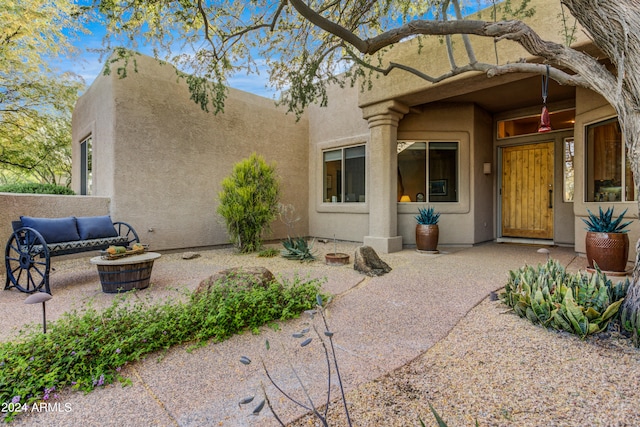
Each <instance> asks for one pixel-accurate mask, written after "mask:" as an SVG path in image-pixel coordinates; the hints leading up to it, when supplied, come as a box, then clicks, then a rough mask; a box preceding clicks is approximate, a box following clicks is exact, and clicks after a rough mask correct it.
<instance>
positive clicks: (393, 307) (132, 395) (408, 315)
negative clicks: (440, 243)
mask: <svg viewBox="0 0 640 427" xmlns="http://www.w3.org/2000/svg"><path fill="white" fill-rule="evenodd" d="M331 246H332V248H331V251H333V245H331ZM356 246H357V245H355V244H353V245H349V244H341V245H340V247H339V248H338V249H339V250H340V251H341V252H347V253H353V250H354V249H355V247H356ZM441 249H444V251H445V252H444V253H442V254H440V255H425V254H420V253H417V252H416V251H415V250H410V249H406V250H404V251H402V252H399V253H394V254H385V255H381V258H382V259H383V260H384V261H386V262H387V263H388V264H389V265H390V266H391V267H392V268H393V270H392V271H391V272H390V273H389V274H386V275H384V276H382V277H374V278H368V277H365V276H362V275H360V274H359V273H357V272H355V271H354V270H353V269H352V268H351V266H345V267H327V266H325V265H324V264H323V263H321V262H315V263H313V264H310V265H307V264H299V263H295V262H291V261H287V263H286V264H283V263H282V260H281V259H277V260H276V259H268V258H266V259H265V258H255V257H254V258H251V259H253V260H255V262H256V263H260V262H261V263H262V265H264V266H266V267H267V268H270V269H272V271H274V273H280V274H282V275H291V274H294V273H295V272H296V271H299V272H301V273H303V274H304V273H308V274H309V275H310V276H311V277H325V276H326V277H327V282H326V283H325V284H324V286H323V287H324V289H325V291H326V292H330V293H332V294H334V295H336V297H335V298H334V300H333V301H332V302H331V304H330V306H329V308H328V310H327V315H328V322H329V325H330V327H331V328H332V330H333V331H334V332H335V336H334V340H335V341H334V342H335V343H336V345H337V358H338V361H339V366H340V373H341V374H342V379H343V383H344V385H345V387H346V389H347V390H350V389H353V388H357V387H358V385H360V384H363V383H365V382H368V381H371V380H373V379H375V378H378V377H380V376H382V375H384V374H386V373H388V372H391V371H393V370H394V369H396V368H398V367H400V366H402V365H404V364H406V363H407V362H409V361H411V360H412V359H414V358H416V357H417V356H418V355H420V354H421V353H423V352H425V351H427V350H428V349H429V348H430V347H431V346H433V345H434V344H435V343H436V342H437V341H438V340H440V339H442V338H443V337H444V336H446V334H447V333H448V332H449V331H450V330H451V329H452V328H453V327H454V326H455V325H456V323H457V322H458V321H459V320H460V319H461V318H462V317H464V316H465V314H466V313H467V312H469V310H471V309H472V308H473V307H474V306H475V305H476V304H478V303H479V302H480V301H481V300H483V299H484V298H485V297H487V295H488V294H489V293H490V292H491V291H494V290H497V289H500V288H501V287H503V286H504V283H505V282H506V278H507V275H508V271H509V270H512V269H517V268H519V267H521V266H523V265H524V264H533V265H536V264H539V263H543V262H545V261H546V255H544V254H540V253H537V249H538V247H535V246H521V245H506V244H486V245H481V246H477V247H473V248H441ZM549 250H550V252H551V257H553V258H555V259H558V260H560V262H561V263H562V264H563V265H565V266H569V269H570V270H572V271H575V270H578V269H584V268H585V266H586V260H585V259H584V258H579V257H576V255H575V253H574V251H573V248H549ZM326 252H329V251H326ZM201 253H202V257H200V258H198V259H196V260H193V261H185V260H182V258H181V256H180V254H177V253H176V254H164V255H163V257H162V258H160V259H159V260H157V261H156V265H155V266H154V270H153V274H152V283H153V286H152V287H150V288H148V289H147V290H144V291H141V292H139V293H138V294H137V295H136V297H142V296H144V295H145V293H146V294H148V295H151V297H152V298H163V297H172V295H173V297H175V291H173V290H172V288H176V287H186V288H190V289H193V288H195V286H197V284H198V283H199V281H200V280H202V279H204V278H205V277H207V276H208V275H210V274H213V273H214V272H215V271H217V270H219V269H222V268H227V267H228V266H229V265H227V264H229V263H232V262H237V261H238V260H241V262H242V263H245V264H246V260H247V259H248V258H238V256H236V257H235V258H233V257H231V258H230V257H229V256H228V255H229V251H228V250H227V251H226V252H225V251H220V250H211V251H202V252H201ZM221 253H225V254H226V256H225V257H220V254H221ZM229 260H231V261H229ZM53 265H54V267H56V272H55V273H54V274H52V280H51V289H52V293H53V295H54V298H53V299H52V300H51V301H50V303H48V306H47V314H48V318H49V319H51V320H54V319H55V318H57V316H59V315H60V314H61V313H62V312H64V311H67V310H69V309H71V308H72V307H78V306H82V305H83V304H86V303H87V302H88V301H92V303H93V304H94V305H95V306H106V305H108V304H110V303H111V300H112V299H113V298H114V295H113V294H104V293H102V292H101V290H100V285H99V280H98V275H97V272H96V271H95V270H94V268H95V267H94V266H90V265H88V261H87V258H73V259H67V260H62V261H58V260H57V259H55V258H54V260H53ZM283 265H284V266H285V267H284V268H283V267H282V266H283ZM2 279H4V278H3V277H2ZM25 297H26V295H25V294H22V293H20V292H18V291H16V290H9V291H3V292H2V293H0V313H2V314H1V315H0V326H1V328H0V331H1V333H2V336H1V339H3V340H7V339H11V337H15V335H16V334H17V329H18V328H17V324H18V325H19V324H21V323H29V322H38V321H41V311H40V310H39V309H34V306H27V305H24V304H22V302H23V301H24V298H25ZM308 324H309V318H308V317H307V316H302V317H301V318H300V319H296V320H292V321H289V322H286V323H284V324H281V325H280V329H279V330H277V331H276V330H273V329H272V328H268V327H264V328H263V329H262V332H261V334H260V335H252V334H250V333H245V334H242V335H238V336H234V337H232V338H231V339H229V340H227V341H225V342H222V343H217V344H208V345H206V346H204V347H202V348H198V349H195V350H194V349H189V348H188V347H187V346H179V347H176V348H172V349H171V350H169V351H168V352H166V353H162V354H153V355H150V356H149V357H147V358H146V359H145V360H143V361H141V362H139V363H135V364H133V365H132V366H129V367H126V368H125V369H123V373H124V375H125V376H126V377H128V378H130V379H131V381H132V385H131V386H127V387H123V386H121V385H119V384H115V385H109V386H106V387H103V388H99V389H96V390H95V391H93V392H91V393H89V394H86V395H85V394H82V393H78V392H72V391H64V392H62V393H60V397H59V399H58V400H57V402H60V405H59V407H58V409H59V410H58V411H54V412H41V413H29V414H26V415H25V416H22V417H18V418H17V419H16V420H15V421H14V422H13V424H14V425H17V426H28V425H47V426H56V425H59V426H71V425H82V426H122V425H131V426H134V425H135V426H185V427H186V426H258V425H259V426H269V425H277V424H276V422H275V421H274V419H273V418H272V417H271V416H270V414H269V411H268V410H265V411H263V414H262V415H260V416H252V415H250V413H251V411H252V409H253V407H254V406H255V405H254V404H250V405H247V406H246V407H239V405H238V402H239V401H240V399H242V398H244V397H246V396H249V395H257V396H258V397H256V400H255V401H256V402H257V401H259V400H260V399H261V398H260V397H259V396H260V391H259V390H260V383H261V382H263V383H265V385H267V391H268V395H269V396H270V399H271V401H272V403H273V404H274V405H275V406H276V407H277V408H278V413H279V415H280V416H281V417H282V418H283V419H284V420H285V421H287V420H288V421H290V420H293V419H296V418H297V417H298V416H300V415H302V414H303V413H304V411H302V410H300V409H299V408H296V407H294V406H293V405H292V404H290V403H289V402H288V401H286V400H285V399H284V398H282V396H281V395H280V394H279V393H278V392H277V391H275V390H274V389H273V388H272V387H271V386H270V385H269V384H268V381H267V379H266V377H265V376H264V374H263V372H262V370H261V368H260V363H259V361H260V359H261V358H262V359H263V360H264V363H265V364H266V366H267V367H268V369H269V370H270V373H271V375H272V377H273V378H275V379H276V380H277V381H278V382H279V384H280V385H281V386H282V388H284V389H285V390H287V391H291V392H292V394H296V395H297V396H299V398H300V399H303V397H301V394H300V393H301V387H300V386H299V384H298V382H297V381H296V380H295V377H294V375H293V373H292V372H293V371H292V369H295V371H296V372H297V373H298V375H299V376H300V377H301V378H302V381H303V383H304V384H305V387H307V388H308V389H309V393H310V395H311V396H312V398H314V401H315V402H322V401H323V398H324V397H323V396H325V394H324V393H325V392H326V391H325V390H326V362H325V359H324V356H323V354H324V353H323V350H322V347H321V346H320V344H319V341H318V340H317V339H315V340H314V342H312V343H311V344H310V345H309V346H307V347H304V348H301V347H300V346H299V345H298V344H299V341H297V340H296V339H295V338H292V336H291V335H292V333H294V332H296V331H299V330H301V329H303V328H305V327H307V326H308ZM266 339H268V340H269V342H270V346H271V350H270V351H268V352H267V351H266V350H265V345H264V343H265V340H266ZM241 356H248V357H250V358H252V359H253V360H254V362H255V363H252V364H251V365H250V366H248V367H247V366H244V365H242V364H241V363H239V358H240V357H241ZM334 382H335V377H334ZM336 391H337V390H336V389H333V391H332V393H333V394H332V396H333V397H337V396H338V394H337V393H336ZM356 424H357V423H356Z"/></svg>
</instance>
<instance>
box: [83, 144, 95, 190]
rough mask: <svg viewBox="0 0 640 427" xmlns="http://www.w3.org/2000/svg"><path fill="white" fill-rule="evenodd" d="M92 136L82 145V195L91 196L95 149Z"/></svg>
mask: <svg viewBox="0 0 640 427" xmlns="http://www.w3.org/2000/svg"><path fill="white" fill-rule="evenodd" d="M91 143H92V141H91V136H88V137H87V138H85V139H84V140H83V141H82V142H81V143H80V165H81V166H80V168H81V170H80V194H83V195H87V196H90V195H91V194H93V191H92V181H93V159H92V157H93V148H92V146H91Z"/></svg>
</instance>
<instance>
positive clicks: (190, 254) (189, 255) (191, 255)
mask: <svg viewBox="0 0 640 427" xmlns="http://www.w3.org/2000/svg"><path fill="white" fill-rule="evenodd" d="M199 256H200V254H199V253H198V252H184V253H183V254H182V259H194V258H198V257H199Z"/></svg>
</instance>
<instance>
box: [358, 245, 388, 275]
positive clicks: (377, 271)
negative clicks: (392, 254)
mask: <svg viewBox="0 0 640 427" xmlns="http://www.w3.org/2000/svg"><path fill="white" fill-rule="evenodd" d="M353 269H354V270H356V271H358V272H360V273H363V274H366V275H367V276H382V275H383V274H385V273H388V272H390V271H391V267H389V264H387V263H386V262H384V261H382V260H381V259H380V257H379V256H378V254H377V253H376V251H375V250H374V249H373V248H372V247H371V246H358V247H357V248H356V253H355V256H354V262H353Z"/></svg>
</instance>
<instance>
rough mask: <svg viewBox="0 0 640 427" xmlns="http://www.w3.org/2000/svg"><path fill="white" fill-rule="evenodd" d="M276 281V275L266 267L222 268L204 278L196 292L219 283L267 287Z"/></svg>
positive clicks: (206, 289)
mask: <svg viewBox="0 0 640 427" xmlns="http://www.w3.org/2000/svg"><path fill="white" fill-rule="evenodd" d="M275 281H276V277H275V276H274V275H273V273H272V272H271V271H269V270H268V269H266V268H264V267H233V268H228V269H226V270H220V271H218V272H217V273H216V274H214V275H212V276H210V277H208V278H206V279H204V280H203V281H202V282H200V284H199V285H198V287H197V288H196V292H205V291H209V289H210V288H211V287H212V286H215V285H216V284H217V283H234V284H235V285H237V286H239V287H245V288H249V287H254V286H261V287H263V288H266V287H268V286H269V285H270V284H271V283H272V282H275Z"/></svg>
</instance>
